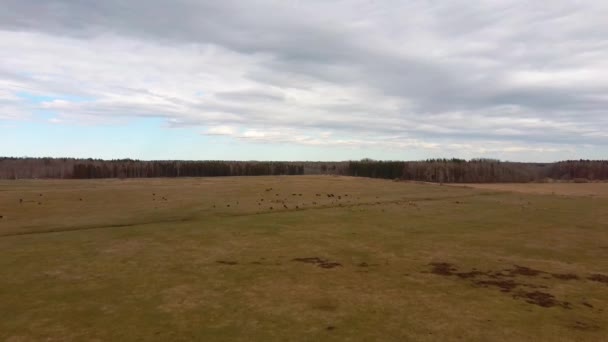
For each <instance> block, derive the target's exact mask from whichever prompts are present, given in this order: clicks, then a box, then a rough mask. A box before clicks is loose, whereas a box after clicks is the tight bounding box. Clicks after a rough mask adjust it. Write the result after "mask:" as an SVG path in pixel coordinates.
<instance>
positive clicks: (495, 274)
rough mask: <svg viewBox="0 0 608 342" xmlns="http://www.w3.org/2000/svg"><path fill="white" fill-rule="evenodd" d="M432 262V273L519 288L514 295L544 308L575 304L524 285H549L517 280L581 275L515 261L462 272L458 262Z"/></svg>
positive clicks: (505, 290)
mask: <svg viewBox="0 0 608 342" xmlns="http://www.w3.org/2000/svg"><path fill="white" fill-rule="evenodd" d="M430 266H431V267H432V268H431V273H433V274H437V275H441V276H446V277H452V276H454V277H455V278H457V279H462V280H466V281H468V282H470V283H471V284H472V285H474V286H476V287H482V288H497V289H498V290H500V292H503V293H514V292H515V291H516V290H518V289H519V291H518V292H515V294H513V295H512V297H513V298H515V299H522V300H524V301H525V302H526V303H529V304H534V305H538V306H541V307H544V308H550V307H554V306H558V307H561V308H564V309H570V308H571V305H570V303H568V302H565V301H560V300H558V299H556V298H555V297H554V296H553V295H552V294H550V293H547V292H541V291H538V290H535V291H523V290H521V289H522V288H529V289H546V288H547V286H544V285H538V284H533V283H529V282H520V281H517V279H518V278H521V277H526V278H532V277H536V276H538V275H541V274H551V275H552V276H554V278H556V279H560V280H571V279H578V276H577V275H575V274H558V273H555V274H554V273H548V272H545V271H541V270H536V269H533V268H530V267H526V266H519V265H514V267H513V268H508V269H503V270H488V271H480V270H477V269H475V268H474V269H472V270H471V271H468V272H459V271H458V268H457V267H456V266H454V264H451V263H447V262H433V263H430ZM599 278H601V277H598V279H599ZM607 278H608V277H607ZM607 280H608V279H607Z"/></svg>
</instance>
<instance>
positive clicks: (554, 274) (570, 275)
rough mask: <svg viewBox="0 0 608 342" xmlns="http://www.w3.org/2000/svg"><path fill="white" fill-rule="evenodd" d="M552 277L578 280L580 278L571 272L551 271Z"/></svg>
mask: <svg viewBox="0 0 608 342" xmlns="http://www.w3.org/2000/svg"><path fill="white" fill-rule="evenodd" d="M551 276H552V277H553V278H557V279H560V280H578V279H580V278H579V277H578V276H577V275H576V274H572V273H563V274H562V273H551Z"/></svg>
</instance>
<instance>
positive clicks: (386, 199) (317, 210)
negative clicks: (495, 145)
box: [0, 176, 608, 341]
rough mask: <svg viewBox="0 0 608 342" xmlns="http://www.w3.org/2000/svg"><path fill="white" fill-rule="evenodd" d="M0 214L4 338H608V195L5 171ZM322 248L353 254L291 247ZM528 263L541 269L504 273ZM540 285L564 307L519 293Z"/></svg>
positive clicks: (0, 332) (331, 180)
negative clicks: (441, 269) (13, 177)
mask: <svg viewBox="0 0 608 342" xmlns="http://www.w3.org/2000/svg"><path fill="white" fill-rule="evenodd" d="M598 186H599V185H598ZM268 188H272V189H273V190H272V191H265V190H266V189H268ZM152 193H155V194H156V196H152ZM277 193H278V194H279V196H276V194H277ZM327 193H329V194H332V193H333V194H334V195H335V197H327ZM40 194H42V196H40ZM293 194H296V196H293ZM299 194H302V196H300V195H299ZM316 194H321V196H316ZM345 195H348V196H345ZM338 196H342V198H341V199H338ZM162 197H165V198H166V199H167V200H166V201H165V200H162V199H161V198H162ZM153 198H156V200H154V201H153V200H152V199H153ZM262 198H263V199H264V201H263V202H261V201H260V200H261V199H262ZM20 199H23V200H24V202H23V203H20V202H19V200H20ZM80 199H82V201H81V200H80ZM277 200H280V201H283V202H285V204H286V205H287V207H288V208H287V209H285V208H284V207H283V204H282V203H271V201H277ZM237 202H238V204H237ZM313 202H316V204H313ZM38 203H40V204H38ZM258 203H263V205H258ZM228 204H230V207H227V205H228ZM296 205H297V206H298V207H299V208H298V209H296V208H295V206H296ZM214 206H215V207H214ZM270 206H272V207H273V209H272V210H270V209H269V208H270ZM0 215H2V216H3V218H2V219H0V270H1V271H2V273H1V274H2V275H1V276H0V312H1V313H2V319H1V320H0V339H1V340H9V341H38V340H62V341H63V340H104V341H117V340H146V341H149V340H158V341H173V340H177V341H179V340H213V341H218V340H220V341H221V340H225V341H234V340H243V341H245V340H261V341H270V340H277V341H286V340H305V341H316V340H336V341H338V340H340V341H341V340H356V341H373V340H377V341H390V340H395V341H403V340H415V341H425V340H428V341H434V340H442V341H450V340H462V341H488V340H510V341H538V340H546V341H555V340H564V341H568V340H572V341H580V340H589V341H597V340H602V339H603V338H604V337H605V336H606V334H608V331H607V330H606V329H607V328H606V327H608V313H607V312H606V311H605V310H606V309H608V308H607V304H608V284H606V283H602V282H599V281H593V280H591V279H589V277H590V276H591V275H592V274H603V275H608V258H607V253H608V230H607V229H608V198H606V197H602V196H599V197H589V196H578V197H569V196H557V195H533V194H522V193H509V192H497V191H496V190H491V189H471V188H460V187H449V186H436V185H426V184H414V183H403V182H393V181H384V180H372V179H359V178H347V177H329V176H326V177H321V176H319V177H312V176H291V177H249V178H241V177H234V178H215V179H210V178H203V179H150V180H124V181H121V180H100V181H77V180H73V181H46V180H44V181H43V180H32V181H3V182H0ZM312 257H317V258H321V259H324V260H326V261H327V262H336V263H339V264H341V266H337V267H334V268H322V267H319V266H318V265H316V264H314V263H304V262H298V261H294V260H293V259H295V258H312ZM434 262H435V263H437V262H444V263H450V264H452V265H453V267H454V268H456V269H457V270H456V271H453V273H459V272H460V273H463V272H468V271H471V270H472V269H474V268H475V269H477V270H479V271H480V272H486V271H492V272H498V271H502V272H503V274H505V276H504V277H503V276H501V277H499V280H501V281H508V280H511V281H513V282H514V283H516V284H518V285H517V286H516V287H515V288H514V289H512V290H511V291H510V292H502V291H500V290H501V289H500V288H499V287H497V286H491V285H490V286H487V287H483V286H481V285H482V284H481V283H480V282H482V281H487V280H492V278H490V277H489V276H488V275H487V274H485V275H478V276H475V277H471V278H465V277H459V276H458V275H440V274H436V273H433V272H432V270H433V267H432V266H431V265H430V263H434ZM366 265H367V266H366ZM514 265H519V266H525V267H528V268H532V269H535V270H540V271H542V272H543V273H540V274H538V275H536V276H526V275H522V274H511V276H510V277H507V276H506V275H507V274H508V273H509V271H506V270H513V269H514V268H515V266H514ZM551 274H572V275H576V276H578V278H579V279H573V280H562V279H558V278H555V277H554V276H552V275H551ZM535 291H538V292H542V293H547V294H551V295H553V296H554V299H555V301H556V303H557V304H558V305H555V306H550V307H542V306H539V305H536V304H533V303H528V302H527V301H526V299H524V298H522V296H524V295H525V293H532V292H535ZM561 302H568V305H567V308H565V307H562V306H560V305H559V303H561Z"/></svg>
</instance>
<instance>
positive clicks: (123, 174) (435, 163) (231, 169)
mask: <svg viewBox="0 0 608 342" xmlns="http://www.w3.org/2000/svg"><path fill="white" fill-rule="evenodd" d="M318 174H330V175H345V176H356V177H371V178H386V179H401V180H413V181H425V182H438V183H488V182H544V181H554V180H559V181H576V182H584V181H595V180H608V161H604V160H568V161H561V162H556V163H515V162H503V161H499V160H494V159H472V160H463V159H430V160H424V161H375V160H371V159H364V160H361V161H348V162H258V161H178V160H175V161H140V160H132V159H119V160H101V159H73V158H7V157H4V158H3V157H0V179H23V178H25V179H34V178H58V179H93V178H151V177H218V176H264V175H318Z"/></svg>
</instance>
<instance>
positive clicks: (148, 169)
mask: <svg viewBox="0 0 608 342" xmlns="http://www.w3.org/2000/svg"><path fill="white" fill-rule="evenodd" d="M302 174H304V165H303V164H301V163H293V162H255V161H252V162H241V161H140V160H132V159H120V160H100V159H70V158H0V178H4V179H21V178H64V179H68V178H75V179H90V178H151V177H218V176H263V175H302Z"/></svg>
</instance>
